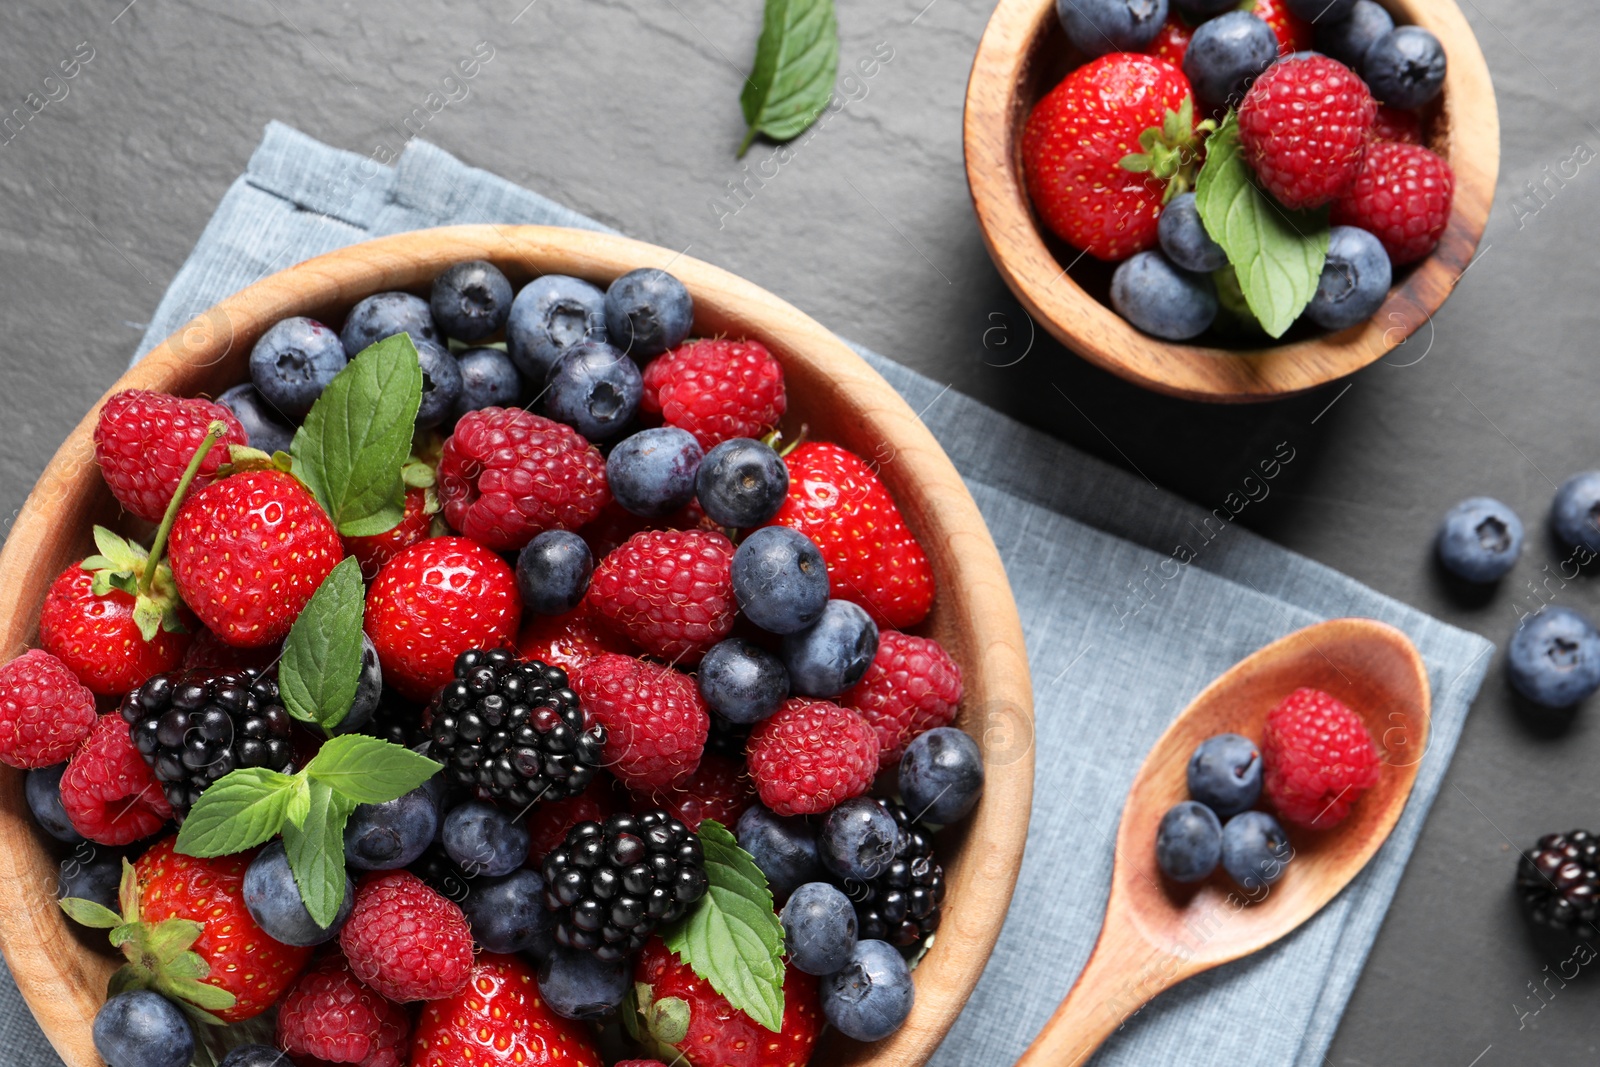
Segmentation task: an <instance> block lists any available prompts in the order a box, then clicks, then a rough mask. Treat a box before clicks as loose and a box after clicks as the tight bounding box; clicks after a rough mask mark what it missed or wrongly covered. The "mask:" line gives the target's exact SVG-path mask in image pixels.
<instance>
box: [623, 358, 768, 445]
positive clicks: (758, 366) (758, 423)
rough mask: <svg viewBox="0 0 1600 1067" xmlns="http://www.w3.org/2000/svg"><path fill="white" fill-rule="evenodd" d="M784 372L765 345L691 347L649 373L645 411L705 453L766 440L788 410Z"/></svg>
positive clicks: (662, 360) (652, 366)
mask: <svg viewBox="0 0 1600 1067" xmlns="http://www.w3.org/2000/svg"><path fill="white" fill-rule="evenodd" d="M788 404H789V402H788V398H787V397H786V396H785V394H784V391H783V367H782V366H780V365H779V363H778V361H777V360H776V359H774V358H773V357H772V353H771V352H769V351H768V350H767V346H766V345H764V344H762V343H761V342H760V341H731V340H724V339H717V340H705V341H689V342H688V343H686V344H682V345H679V346H678V347H677V348H674V349H673V350H672V351H671V352H668V353H667V354H666V355H664V356H661V357H660V358H659V359H655V360H652V361H651V362H650V364H649V365H648V366H646V367H645V369H644V396H643V398H642V399H641V400H640V402H639V407H640V410H642V411H645V412H648V413H650V414H652V415H660V416H661V421H662V422H664V423H666V424H667V425H668V426H677V427H678V428H680V429H684V430H688V431H689V432H690V433H692V434H694V436H695V440H697V441H699V442H700V447H701V448H703V449H705V450H706V451H707V452H709V451H711V449H712V447H713V446H715V445H719V444H721V443H722V442H724V441H728V440H732V439H733V438H735V437H760V436H762V435H763V434H766V433H768V432H770V431H771V430H772V429H773V428H774V427H776V426H777V425H778V420H779V419H781V418H782V417H783V413H784V412H785V411H786V410H788Z"/></svg>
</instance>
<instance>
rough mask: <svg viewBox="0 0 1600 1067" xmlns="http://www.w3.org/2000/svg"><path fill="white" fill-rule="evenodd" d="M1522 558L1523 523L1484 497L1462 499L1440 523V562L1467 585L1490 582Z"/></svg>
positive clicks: (1500, 505) (1514, 513) (1495, 501)
mask: <svg viewBox="0 0 1600 1067" xmlns="http://www.w3.org/2000/svg"><path fill="white" fill-rule="evenodd" d="M1520 555H1522V520H1521V519H1519V518H1517V513H1516V512H1514V511H1512V510H1511V509H1510V508H1508V507H1506V506H1505V505H1504V504H1502V503H1500V501H1498V500H1494V499H1491V498H1489V497H1486V496H1475V497H1471V498H1469V499H1467V500H1463V501H1462V502H1461V503H1459V504H1457V505H1456V506H1455V507H1453V508H1451V509H1450V510H1449V511H1447V512H1445V516H1444V521H1443V522H1442V523H1440V524H1439V562H1440V563H1442V564H1444V567H1445V570H1447V571H1449V572H1450V573H1451V574H1454V575H1456V576H1457V577H1459V578H1464V579H1466V580H1467V581H1469V582H1492V581H1494V580H1495V579H1497V578H1499V577H1500V576H1502V575H1504V574H1505V573H1506V572H1507V571H1509V570H1510V569H1511V568H1512V567H1514V566H1516V562H1517V557H1518V556H1520Z"/></svg>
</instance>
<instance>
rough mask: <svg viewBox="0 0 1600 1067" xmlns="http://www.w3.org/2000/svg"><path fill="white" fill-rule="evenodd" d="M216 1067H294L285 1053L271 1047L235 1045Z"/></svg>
mask: <svg viewBox="0 0 1600 1067" xmlns="http://www.w3.org/2000/svg"><path fill="white" fill-rule="evenodd" d="M217 1067H294V1063H293V1061H291V1060H290V1059H289V1054H288V1053H287V1052H281V1051H279V1050H278V1049H275V1048H273V1047H272V1046H271V1045H235V1046H234V1047H233V1048H232V1049H231V1050H230V1051H229V1052H228V1054H227V1055H226V1056H224V1057H222V1062H220V1063H218V1064H217Z"/></svg>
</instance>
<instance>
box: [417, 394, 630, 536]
mask: <svg viewBox="0 0 1600 1067" xmlns="http://www.w3.org/2000/svg"><path fill="white" fill-rule="evenodd" d="M438 492H439V502H440V503H441V504H442V505H443V506H444V517H445V519H446V521H448V522H449V523H450V525H451V526H453V527H454V528H455V529H457V530H460V531H461V532H462V533H464V534H466V535H467V536H468V537H470V538H472V539H473V540H474V541H480V542H482V543H483V544H486V545H488V546H489V547H490V548H494V549H498V550H500V551H502V552H514V551H516V550H518V549H520V548H521V547H522V546H523V545H525V544H527V543H528V542H529V541H531V540H533V538H534V535H536V534H541V533H543V532H544V531H546V530H554V529H561V530H576V529H577V528H578V527H580V526H582V525H583V524H584V523H586V522H588V521H589V520H591V519H593V518H594V517H595V516H596V515H598V514H599V513H600V508H601V507H602V506H603V505H604V504H605V502H606V501H607V500H609V499H610V498H611V497H610V492H609V491H608V490H607V488H606V461H605V457H603V456H601V455H600V450H599V449H597V448H595V447H594V446H593V445H591V444H590V443H589V442H588V441H585V440H584V439H583V437H582V436H580V435H579V434H578V431H576V430H574V429H573V428H572V427H570V426H566V425H563V424H562V423H559V422H553V421H551V420H550V419H547V418H544V417H543V416H541V415H535V414H534V413H533V412H531V411H524V410H522V409H521V408H484V409H482V410H481V411H473V412H470V413H468V414H466V415H463V416H462V417H461V421H460V422H458V423H456V429H455V432H454V433H452V434H451V435H450V438H449V440H447V441H445V443H444V453H443V454H442V455H441V456H440V457H439V488H438Z"/></svg>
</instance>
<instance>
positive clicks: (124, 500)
mask: <svg viewBox="0 0 1600 1067" xmlns="http://www.w3.org/2000/svg"><path fill="white" fill-rule="evenodd" d="M214 422H220V423H222V425H223V427H224V428H225V432H224V433H223V435H222V436H221V438H220V439H219V441H220V443H221V444H223V445H247V444H248V443H249V438H248V437H247V436H246V435H245V432H244V427H243V426H241V425H239V420H238V419H237V418H235V417H234V414H233V412H231V411H229V410H228V409H227V408H225V407H223V406H222V405H220V404H213V403H211V402H210V401H209V400H189V399H183V398H180V397H176V396H168V395H167V394H166V393H152V392H148V391H146V390H143V389H127V390H124V391H123V392H120V393H117V394H115V395H114V396H112V397H111V398H110V399H109V400H107V401H106V402H105V406H104V407H102V408H101V409H100V417H99V419H98V420H97V421H96V422H95V426H94V458H95V462H97V463H99V464H100V473H101V474H102V475H104V476H105V480H106V485H108V486H110V487H111V495H112V496H114V497H116V498H117V503H119V504H121V505H122V506H123V507H125V508H127V509H128V510H129V511H131V512H132V513H133V514H135V515H137V516H139V518H141V519H145V520H147V521H149V522H160V521H161V516H162V515H164V514H165V513H166V510H167V505H168V504H169V503H171V502H172V494H173V493H174V492H176V491H177V488H178V482H179V481H181V480H182V479H183V472H184V469H185V468H186V467H188V465H189V458H190V457H191V456H193V455H194V451H195V449H196V448H197V447H198V446H199V444H200V440H201V438H203V437H205V435H206V430H207V428H208V427H209V426H210V425H211V424H212V423H214ZM227 457H228V450H227V449H226V448H216V449H213V450H212V451H211V452H210V454H208V455H207V456H206V458H205V461H204V462H203V463H202V464H201V466H200V471H199V474H198V475H197V476H196V477H195V482H194V484H195V485H197V486H201V485H205V484H206V483H207V482H208V481H210V480H211V478H212V477H213V476H214V475H215V474H216V473H217V468H218V467H219V466H220V465H221V464H222V463H223V462H225V461H226V460H227Z"/></svg>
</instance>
